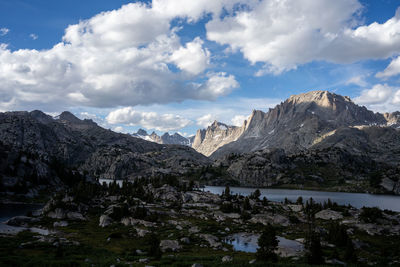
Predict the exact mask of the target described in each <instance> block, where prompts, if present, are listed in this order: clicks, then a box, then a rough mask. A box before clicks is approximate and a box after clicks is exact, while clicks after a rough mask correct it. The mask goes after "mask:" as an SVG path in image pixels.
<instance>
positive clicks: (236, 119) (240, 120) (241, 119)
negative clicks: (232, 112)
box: [231, 115, 249, 127]
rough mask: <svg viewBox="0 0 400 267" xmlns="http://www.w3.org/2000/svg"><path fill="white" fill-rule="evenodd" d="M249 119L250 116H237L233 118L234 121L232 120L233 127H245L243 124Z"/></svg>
mask: <svg viewBox="0 0 400 267" xmlns="http://www.w3.org/2000/svg"><path fill="white" fill-rule="evenodd" d="M248 117H249V115H247V116H244V115H236V116H235V117H233V118H232V120H231V122H232V125H234V126H239V127H240V126H242V125H243V122H244V121H245V120H247V119H248Z"/></svg>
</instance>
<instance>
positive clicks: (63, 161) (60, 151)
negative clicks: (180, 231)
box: [0, 111, 209, 196]
mask: <svg viewBox="0 0 400 267" xmlns="http://www.w3.org/2000/svg"><path fill="white" fill-rule="evenodd" d="M0 137H1V138H0V140H1V141H0V147H1V149H0V151H1V152H0V158H1V160H0V178H1V180H0V185H1V187H0V189H1V190H0V191H3V192H9V193H13V192H14V193H15V192H18V193H20V194H22V195H29V196H32V195H37V192H38V191H40V190H41V189H43V187H46V186H53V187H54V186H57V187H59V186H62V185H65V184H71V185H73V184H75V183H77V182H79V181H81V180H84V179H86V180H96V179H99V178H108V179H134V178H138V177H141V176H157V175H165V174H183V173H185V172H188V171H193V170H194V169H196V168H197V167H199V166H204V165H207V164H208V163H209V160H208V159H207V158H206V157H205V156H203V155H201V154H199V153H197V152H196V151H194V150H193V149H192V148H190V147H188V146H180V145H160V144H156V143H154V142H148V141H145V140H142V139H138V138H134V137H132V136H130V135H126V134H120V133H115V132H113V131H111V130H106V129H104V128H102V127H99V126H98V125H97V124H96V123H94V122H93V121H91V120H80V119H78V118H76V117H75V116H74V115H73V114H71V113H69V112H63V113H62V114H61V115H60V116H58V117H56V118H52V117H51V116H48V115H46V114H44V113H43V112H41V111H32V112H6V113H0Z"/></svg>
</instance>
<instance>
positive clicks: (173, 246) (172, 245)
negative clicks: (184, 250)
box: [160, 240, 181, 252]
mask: <svg viewBox="0 0 400 267" xmlns="http://www.w3.org/2000/svg"><path fill="white" fill-rule="evenodd" d="M160 248H161V251H163V252H166V251H173V252H175V251H178V250H180V249H181V246H180V245H179V242H178V241H176V240H161V242H160Z"/></svg>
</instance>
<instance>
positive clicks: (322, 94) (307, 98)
mask: <svg viewBox="0 0 400 267" xmlns="http://www.w3.org/2000/svg"><path fill="white" fill-rule="evenodd" d="M287 101H288V102H289V103H293V104H300V103H311V102H312V103H315V104H317V105H319V106H321V107H332V106H333V105H334V103H336V102H351V99H350V98H349V97H348V96H341V95H337V94H334V93H331V92H329V91H311V92H307V93H303V94H299V95H292V96H290V97H289V99H288V100H287Z"/></svg>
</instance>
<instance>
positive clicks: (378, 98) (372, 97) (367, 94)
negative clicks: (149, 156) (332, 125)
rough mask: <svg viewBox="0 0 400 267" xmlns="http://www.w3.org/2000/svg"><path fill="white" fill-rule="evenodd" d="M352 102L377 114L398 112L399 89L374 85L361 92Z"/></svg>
mask: <svg viewBox="0 0 400 267" xmlns="http://www.w3.org/2000/svg"><path fill="white" fill-rule="evenodd" d="M354 102H355V103H357V104H361V105H365V106H367V107H368V108H369V109H372V110H374V111H379V112H390V111H395V110H400V105H399V104H400V88H398V87H392V86H389V85H387V84H376V85H374V86H373V87H372V88H371V89H366V90H363V91H362V92H361V95H360V96H358V97H356V98H354Z"/></svg>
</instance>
